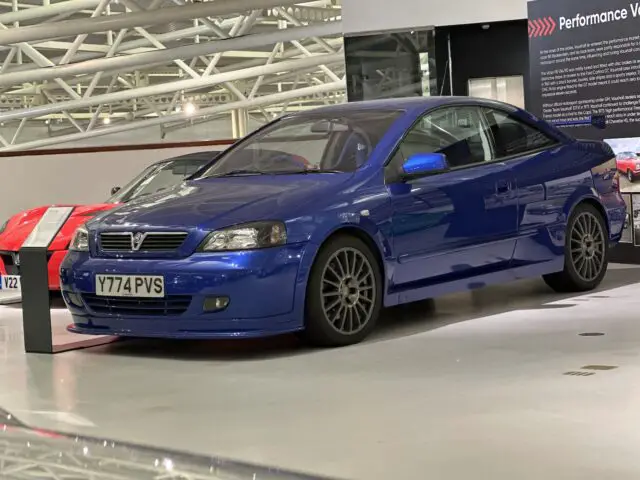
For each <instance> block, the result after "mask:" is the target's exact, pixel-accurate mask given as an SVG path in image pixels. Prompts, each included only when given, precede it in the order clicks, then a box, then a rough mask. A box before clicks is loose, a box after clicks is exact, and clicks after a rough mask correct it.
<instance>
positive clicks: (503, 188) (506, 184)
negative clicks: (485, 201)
mask: <svg viewBox="0 0 640 480" xmlns="http://www.w3.org/2000/svg"><path fill="white" fill-rule="evenodd" d="M510 190H511V182H510V181H509V180H498V181H497V182H496V193H507V192H509V191H510Z"/></svg>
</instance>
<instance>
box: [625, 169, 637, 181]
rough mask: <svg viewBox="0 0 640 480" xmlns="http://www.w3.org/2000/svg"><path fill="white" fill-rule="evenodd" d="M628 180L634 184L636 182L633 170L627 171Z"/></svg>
mask: <svg viewBox="0 0 640 480" xmlns="http://www.w3.org/2000/svg"><path fill="white" fill-rule="evenodd" d="M627 180H629V182H631V183H633V181H634V180H635V177H634V176H633V172H632V171H631V170H627Z"/></svg>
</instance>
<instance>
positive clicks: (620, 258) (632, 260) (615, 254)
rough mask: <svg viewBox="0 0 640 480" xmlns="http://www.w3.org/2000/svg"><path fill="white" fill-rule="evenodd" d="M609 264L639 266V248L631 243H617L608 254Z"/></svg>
mask: <svg viewBox="0 0 640 480" xmlns="http://www.w3.org/2000/svg"><path fill="white" fill-rule="evenodd" d="M609 262H611V263H628V264H631V265H640V247H636V246H635V245H634V244H633V243H619V244H618V245H616V246H615V247H613V248H612V249H611V251H610V252H609Z"/></svg>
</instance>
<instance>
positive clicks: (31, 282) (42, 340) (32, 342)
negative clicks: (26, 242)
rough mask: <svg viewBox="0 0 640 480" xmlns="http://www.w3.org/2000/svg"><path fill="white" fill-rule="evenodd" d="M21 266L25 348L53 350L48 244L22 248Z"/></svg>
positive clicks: (44, 351)
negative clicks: (46, 245)
mask: <svg viewBox="0 0 640 480" xmlns="http://www.w3.org/2000/svg"><path fill="white" fill-rule="evenodd" d="M20 268H21V284H22V328H23V330H24V348H25V351H26V352H27V353H53V335H52V330H51V310H50V305H51V296H50V295H51V294H50V292H49V274H48V267H47V248H46V247H44V248H43V247H23V248H21V249H20Z"/></svg>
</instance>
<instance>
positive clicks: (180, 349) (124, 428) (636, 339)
mask: <svg viewBox="0 0 640 480" xmlns="http://www.w3.org/2000/svg"><path fill="white" fill-rule="evenodd" d="M625 284H626V285H625ZM619 285H624V286H619ZM639 311H640V270H638V269H629V270H623V269H616V271H612V272H611V274H610V278H608V279H607V283H606V284H605V286H604V287H603V289H602V290H600V291H598V292H595V293H592V294H589V295H583V296H579V297H576V298H570V299H566V298H565V299H560V300H558V297H556V296H553V295H550V294H549V293H548V292H547V291H546V289H545V287H544V286H543V285H542V284H541V282H537V281H535V282H523V283H519V284H512V285H508V286H504V287H499V288H489V289H485V290H482V291H479V292H475V293H473V294H463V295H455V296H451V297H446V298H444V299H440V300H438V301H436V302H435V304H431V303H429V302H425V303H423V304H421V305H417V306H414V307H409V308H404V309H403V308H399V309H393V310H391V311H389V312H387V314H386V319H385V322H384V324H383V325H382V326H381V330H380V332H379V333H378V335H376V336H375V337H374V338H373V339H372V340H371V341H368V342H366V343H364V344H362V345H358V346H355V347H351V348H346V349H338V350H317V351H310V350H307V349H304V348H302V347H300V346H299V345H297V344H296V343H295V341H293V340H292V339H288V338H283V339H277V340H270V341H265V342H243V343H230V342H222V343H220V342H162V341H134V342H123V343H118V344H112V345H109V346H108V347H100V348H96V349H88V350H81V351H75V352H71V353H65V354H60V355H56V356H35V355H34V356H31V355H30V356H26V355H24V354H23V353H22V351H21V347H22V346H21V341H22V340H21V334H20V329H19V319H20V311H19V310H18V309H17V308H16V307H0V325H1V326H0V345H1V347H0V406H1V407H4V408H6V409H7V410H9V411H12V412H13V413H14V414H16V416H17V417H19V418H20V419H22V420H24V421H27V422H30V423H34V424H37V425H39V426H44V427H54V428H60V429H64V430H68V431H82V432H83V433H89V434H92V435H99V436H106V437H112V438H115V439H120V440H128V441H134V442H141V443H145V444H151V445H158V446H168V447H174V448H179V449H182V450H190V451H196V452H200V453H208V454H217V455H222V456H229V457H233V458H238V459H242V460H247V461H253V462H258V463H266V464H269V465H276V466H282V467H286V468H293V469H298V470H304V471H309V472H312V473H319V474H325V475H335V476H338V477H342V478H362V479H364V478H367V479H389V478H394V479H395V478H397V479H404V478H407V479H413V478H415V479H427V478H433V479H446V480H449V479H456V480H457V479H461V480H462V479H465V480H468V479H470V478H474V479H483V480H484V479H487V480H488V479H491V480H501V479H509V480H511V479H514V478H517V479H518V480H523V479H536V480H539V479H543V478H548V479H554V480H557V479H580V480H585V479H594V480H595V479H598V480H601V479H603V478H611V479H616V480H619V479H634V480H635V479H638V478H640V462H639V461H638V460H637V459H638V453H637V452H638V446H639V445H640V387H638V386H636V385H637V384H638V382H637V379H638V378H640V317H639V316H638V312H639ZM64 316H65V314H64V313H63V312H60V314H59V320H58V324H59V325H61V324H62V323H64V322H65V321H66V320H65V319H64ZM581 333H603V334H604V335H601V336H580V334H581ZM590 365H596V366H610V367H615V368H613V369H610V370H588V369H583V368H582V367H585V366H590ZM573 371H582V372H586V373H594V374H593V375H589V376H573V375H564V373H566V372H573Z"/></svg>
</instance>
